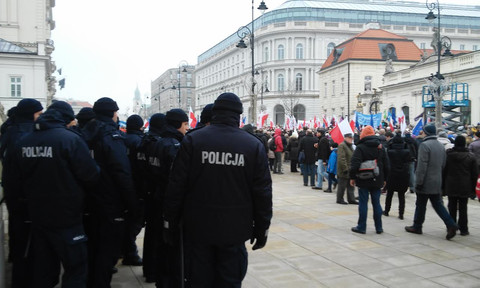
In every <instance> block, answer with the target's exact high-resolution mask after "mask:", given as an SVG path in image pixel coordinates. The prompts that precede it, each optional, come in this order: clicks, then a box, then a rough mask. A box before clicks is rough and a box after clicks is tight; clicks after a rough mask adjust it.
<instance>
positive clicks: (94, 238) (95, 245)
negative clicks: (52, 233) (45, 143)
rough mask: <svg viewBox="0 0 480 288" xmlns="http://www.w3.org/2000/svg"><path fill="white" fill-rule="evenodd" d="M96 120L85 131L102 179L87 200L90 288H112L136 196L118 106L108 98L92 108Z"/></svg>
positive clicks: (88, 285) (99, 101)
mask: <svg viewBox="0 0 480 288" xmlns="http://www.w3.org/2000/svg"><path fill="white" fill-rule="evenodd" d="M93 111H94V112H95V114H96V117H95V120H93V121H90V122H88V123H87V125H85V127H84V129H83V130H82V132H83V136H84V138H85V140H86V141H87V144H88V146H89V148H90V153H91V155H93V157H94V159H95V161H96V162H97V164H98V166H100V169H101V173H100V179H99V181H98V182H97V183H96V185H95V189H92V191H90V192H91V193H90V194H89V196H91V197H89V198H88V199H87V204H88V208H89V211H88V212H87V213H88V217H87V219H88V220H85V221H86V230H87V231H86V232H87V235H88V238H89V243H88V246H89V247H88V248H89V265H88V267H89V275H88V283H87V287H110V281H111V279H112V267H113V266H114V265H115V263H117V261H118V259H119V257H120V253H121V243H122V238H123V236H124V233H125V232H124V229H125V218H126V217H127V214H130V215H131V214H133V216H132V217H135V216H134V215H135V213H136V211H135V209H136V207H137V205H136V201H137V198H136V195H135V188H134V185H133V180H132V175H131V169H130V163H129V160H128V156H127V148H126V146H125V139H124V137H123V135H122V134H121V133H120V131H119V130H118V129H117V123H116V122H117V121H116V120H117V118H118V116H117V111H118V106H117V103H116V102H115V101H114V100H112V99H111V98H108V97H103V98H100V99H98V100H97V101H96V102H95V103H94V105H93Z"/></svg>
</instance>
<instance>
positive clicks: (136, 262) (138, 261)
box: [122, 255, 143, 266]
mask: <svg viewBox="0 0 480 288" xmlns="http://www.w3.org/2000/svg"><path fill="white" fill-rule="evenodd" d="M122 265H127V266H142V265H143V261H142V258H140V256H138V255H136V257H131V258H130V257H129V258H123V261H122Z"/></svg>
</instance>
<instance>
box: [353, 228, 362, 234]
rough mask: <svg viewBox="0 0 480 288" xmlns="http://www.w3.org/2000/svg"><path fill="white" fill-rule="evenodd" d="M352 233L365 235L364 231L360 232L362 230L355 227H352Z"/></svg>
mask: <svg viewBox="0 0 480 288" xmlns="http://www.w3.org/2000/svg"><path fill="white" fill-rule="evenodd" d="M352 232H355V233H360V234H365V231H362V230H360V229H358V228H357V227H352Z"/></svg>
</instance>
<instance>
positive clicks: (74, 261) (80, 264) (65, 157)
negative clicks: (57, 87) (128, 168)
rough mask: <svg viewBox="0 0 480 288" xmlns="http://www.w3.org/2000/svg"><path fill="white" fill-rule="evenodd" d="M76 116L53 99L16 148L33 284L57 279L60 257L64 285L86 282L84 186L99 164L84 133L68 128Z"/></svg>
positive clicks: (50, 284) (46, 284)
mask: <svg viewBox="0 0 480 288" xmlns="http://www.w3.org/2000/svg"><path fill="white" fill-rule="evenodd" d="M74 119H75V116H74V114H73V109H72V107H71V106H70V105H69V104H68V103H67V102H64V101H57V102H54V103H53V104H52V105H50V106H49V107H48V109H47V111H46V112H45V113H44V114H42V115H41V116H40V117H39V118H38V120H37V121H36V124H35V127H36V130H35V131H34V132H32V133H31V134H29V135H27V136H25V137H24V138H23V139H21V140H20V141H19V143H18V147H17V149H16V152H15V158H14V160H15V165H16V167H15V169H14V171H15V172H16V175H17V177H18V178H17V179H16V180H17V183H18V185H20V186H21V188H22V190H21V191H22V193H23V194H24V196H25V199H26V201H27V206H28V213H29V216H30V219H32V235H31V238H30V239H31V241H32V245H33V248H34V249H33V250H34V253H33V265H34V273H33V279H32V280H33V283H34V285H33V286H34V287H54V286H55V285H56V284H58V283H59V275H60V263H61V265H62V267H63V270H64V271H63V276H62V287H78V288H81V287H85V285H86V279H87V244H86V241H87V237H86V235H85V232H84V228H83V223H82V222H83V208H84V206H83V200H84V197H85V191H84V189H83V187H86V186H88V185H92V184H93V183H94V182H95V181H96V180H97V178H98V176H99V171H100V170H99V167H98V166H97V165H96V163H95V161H94V160H93V159H92V158H91V157H90V152H89V150H88V147H87V145H86V144H85V142H84V141H83V139H82V138H81V137H80V136H79V135H78V134H76V133H75V132H73V131H71V130H69V129H67V125H73V124H74V123H75V122H74ZM52 176H54V178H52ZM33 286H32V287H33Z"/></svg>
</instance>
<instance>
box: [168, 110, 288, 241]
mask: <svg viewBox="0 0 480 288" xmlns="http://www.w3.org/2000/svg"><path fill="white" fill-rule="evenodd" d="M220 112H223V113H221V114H220ZM216 113H219V114H214V117H213V119H212V122H211V124H210V126H208V127H205V128H202V129H200V130H197V131H195V132H192V133H189V134H187V135H186V136H185V138H184V139H183V141H182V143H181V146H180V150H179V151H178V154H177V157H176V158H175V161H174V164H173V168H172V172H171V174H170V179H169V184H168V189H167V193H166V194H165V205H164V218H165V220H167V221H168V222H169V223H178V221H179V219H180V218H183V223H184V230H185V239H188V241H190V242H193V243H196V244H199V243H201V244H212V245H232V244H233V245H237V244H243V243H244V242H245V241H246V240H247V239H250V238H251V237H252V235H253V234H252V233H253V229H255V230H257V231H259V232H260V231H261V232H263V233H265V231H266V230H267V229H268V228H269V226H270V220H271V218H272V180H271V176H270V171H269V168H268V160H267V154H266V153H265V149H264V146H263V143H262V142H261V141H259V139H258V138H257V137H255V136H254V135H252V134H250V133H248V132H246V131H243V130H242V129H239V128H238V122H239V115H238V114H236V113H233V112H228V111H216ZM212 139H214V141H212ZM279 140H280V139H279Z"/></svg>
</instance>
